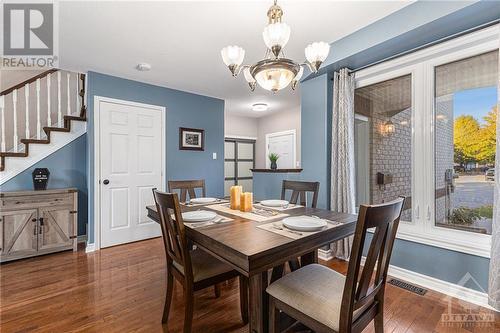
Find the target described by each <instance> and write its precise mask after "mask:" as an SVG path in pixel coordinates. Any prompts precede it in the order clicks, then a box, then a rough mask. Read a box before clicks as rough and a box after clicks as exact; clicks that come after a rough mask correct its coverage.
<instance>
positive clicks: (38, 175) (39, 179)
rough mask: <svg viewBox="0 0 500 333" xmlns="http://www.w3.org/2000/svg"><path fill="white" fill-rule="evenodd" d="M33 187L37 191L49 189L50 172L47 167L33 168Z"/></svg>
mask: <svg viewBox="0 0 500 333" xmlns="http://www.w3.org/2000/svg"><path fill="white" fill-rule="evenodd" d="M32 175H33V187H34V188H35V191H43V190H46V189H47V183H48V182H49V176H50V172H49V169H47V168H36V169H35V170H33V174H32Z"/></svg>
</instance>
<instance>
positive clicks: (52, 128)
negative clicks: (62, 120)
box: [43, 126, 71, 132]
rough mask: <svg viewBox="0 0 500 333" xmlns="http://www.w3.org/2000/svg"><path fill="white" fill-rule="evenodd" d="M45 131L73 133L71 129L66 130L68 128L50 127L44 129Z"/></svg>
mask: <svg viewBox="0 0 500 333" xmlns="http://www.w3.org/2000/svg"><path fill="white" fill-rule="evenodd" d="M43 130H44V131H45V132H47V131H53V132H70V131H71V130H70V129H69V128H66V127H49V126H46V127H44V128H43Z"/></svg>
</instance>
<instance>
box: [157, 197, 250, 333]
mask: <svg viewBox="0 0 500 333" xmlns="http://www.w3.org/2000/svg"><path fill="white" fill-rule="evenodd" d="M153 196H154V199H155V203H156V209H157V210H158V215H159V217H160V225H161V232H162V236H163V245H164V248H165V253H166V260H167V294H166V297H165V306H164V309H163V318H162V322H163V323H167V322H168V315H169V312H170V304H171V302H172V294H173V278H175V279H176V280H178V281H179V282H180V283H181V284H182V287H183V290H184V301H185V310H184V333H188V332H191V327H192V320H193V310H194V292H195V291H198V290H201V289H205V288H207V287H210V286H214V285H216V284H218V283H221V282H224V281H227V280H229V279H232V278H234V277H237V276H238V277H239V287H240V311H241V317H242V319H243V322H244V323H245V324H246V323H247V322H248V280H247V278H246V277H244V276H241V275H240V274H239V273H238V272H237V271H236V270H234V269H233V268H232V267H231V266H229V265H227V264H226V263H224V262H222V261H220V260H218V259H217V258H215V257H214V256H212V255H210V254H208V253H207V252H205V251H203V250H201V249H197V250H189V247H188V240H187V238H186V232H185V228H184V221H183V219H182V214H181V209H180V206H179V198H178V196H177V193H165V192H160V191H157V190H154V189H153Z"/></svg>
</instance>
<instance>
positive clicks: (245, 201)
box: [240, 192, 253, 212]
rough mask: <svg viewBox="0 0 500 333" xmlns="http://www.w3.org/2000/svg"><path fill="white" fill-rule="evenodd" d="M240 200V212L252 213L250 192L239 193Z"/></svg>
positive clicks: (251, 195)
mask: <svg viewBox="0 0 500 333" xmlns="http://www.w3.org/2000/svg"><path fill="white" fill-rule="evenodd" d="M240 198H241V202H240V211H242V212H251V211H252V202H253V194H252V192H245V193H241V196H240Z"/></svg>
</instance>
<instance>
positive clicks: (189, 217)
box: [182, 210, 217, 222]
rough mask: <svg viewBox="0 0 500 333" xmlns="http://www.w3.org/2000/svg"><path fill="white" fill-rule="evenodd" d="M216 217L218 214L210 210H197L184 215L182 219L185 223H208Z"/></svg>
mask: <svg viewBox="0 0 500 333" xmlns="http://www.w3.org/2000/svg"><path fill="white" fill-rule="evenodd" d="M216 216H217V213H216V212H211V211H208V210H195V211H192V212H185V213H182V219H183V220H184V222H206V221H210V220H213V219H214V218H215V217H216Z"/></svg>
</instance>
